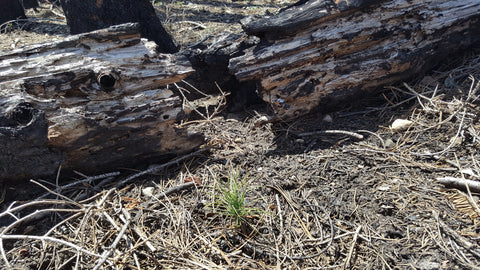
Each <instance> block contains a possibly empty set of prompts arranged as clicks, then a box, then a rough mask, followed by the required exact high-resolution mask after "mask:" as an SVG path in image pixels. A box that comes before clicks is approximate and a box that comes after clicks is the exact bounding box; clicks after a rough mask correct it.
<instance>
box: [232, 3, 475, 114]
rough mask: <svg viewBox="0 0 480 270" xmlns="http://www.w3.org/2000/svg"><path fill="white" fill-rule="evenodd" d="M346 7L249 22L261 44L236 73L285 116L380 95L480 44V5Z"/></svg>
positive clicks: (310, 7) (314, 6)
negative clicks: (475, 44)
mask: <svg viewBox="0 0 480 270" xmlns="http://www.w3.org/2000/svg"><path fill="white" fill-rule="evenodd" d="M337 2H338V4H337ZM340 2H342V3H346V1H323V0H322V1H320V0H313V1H308V2H307V3H306V4H304V5H301V6H296V7H293V8H290V9H287V10H286V11H284V12H281V13H279V14H278V15H275V16H271V17H266V18H248V19H245V20H243V21H242V24H243V28H244V29H245V31H246V32H247V34H250V35H255V36H258V37H260V39H261V41H260V43H259V45H257V46H255V47H254V48H252V49H251V50H250V51H248V52H247V53H246V54H245V55H243V56H239V57H237V58H233V59H231V60H230V65H229V68H230V71H231V72H232V73H233V74H235V76H236V77H237V79H239V80H240V81H257V86H258V90H259V92H260V93H261V95H262V98H263V99H264V100H265V101H266V102H268V103H270V105H271V106H272V107H273V108H274V110H275V112H276V113H277V115H278V116H279V117H281V118H294V117H297V116H299V115H302V114H305V113H307V112H309V111H311V110H312V109H313V108H316V107H318V106H319V105H321V106H323V105H326V106H335V104H338V103H339V102H340V101H345V100H347V101H349V102H351V101H352V100H354V99H355V98H354V96H358V95H364V94H366V93H367V92H372V91H381V90H382V86H385V85H391V84H394V83H398V82H401V81H402V80H404V79H407V78H411V77H412V76H414V75H416V74H418V73H420V72H425V71H427V70H429V69H431V68H432V67H433V66H435V65H436V64H438V63H439V62H440V61H442V60H445V59H446V57H447V56H448V55H452V54H453V53H455V52H459V51H460V50H462V49H465V48H467V47H468V46H470V45H472V44H474V43H475V42H478V41H479V40H480V13H479V12H478V11H479V10H480V2H479V1H478V0H469V1H465V0H441V1H438V0H429V1H407V0H401V1H374V0H372V1H352V2H355V3H358V5H351V6H348V5H347V6H345V5H340ZM362 5H363V6H362ZM357 7H361V8H357Z"/></svg>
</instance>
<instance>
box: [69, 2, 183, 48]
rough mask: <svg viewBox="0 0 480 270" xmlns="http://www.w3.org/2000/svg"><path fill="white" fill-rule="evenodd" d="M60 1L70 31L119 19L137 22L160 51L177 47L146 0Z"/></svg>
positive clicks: (117, 21)
mask: <svg viewBox="0 0 480 270" xmlns="http://www.w3.org/2000/svg"><path fill="white" fill-rule="evenodd" d="M61 4H62V8H63V11H64V13H65V17H66V18H67V24H68V26H69V27H70V33H71V34H79V33H86V32H90V31H93V30H97V29H102V28H106V27H109V26H112V25H117V24H122V23H129V22H131V23H139V24H140V33H141V35H142V37H144V38H147V39H149V40H153V41H155V42H156V43H157V45H158V50H159V52H162V53H175V52H177V51H178V48H177V46H176V45H175V43H174V41H173V39H172V37H171V36H170V35H169V34H168V33H167V31H166V30H165V28H164V27H163V26H162V23H161V22H160V19H159V18H158V17H157V15H156V13H155V9H154V8H153V6H152V4H151V3H150V1H148V0H103V1H97V0H61Z"/></svg>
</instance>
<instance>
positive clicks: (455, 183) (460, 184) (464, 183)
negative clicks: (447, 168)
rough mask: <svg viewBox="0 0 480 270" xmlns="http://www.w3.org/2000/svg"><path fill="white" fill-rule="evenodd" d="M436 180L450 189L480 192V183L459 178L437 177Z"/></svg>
mask: <svg viewBox="0 0 480 270" xmlns="http://www.w3.org/2000/svg"><path fill="white" fill-rule="evenodd" d="M436 180H437V181H438V182H439V183H441V184H444V185H445V186H448V187H453V188H457V189H462V190H464V189H466V188H469V189H470V190H471V191H472V192H480V182H479V181H474V180H470V179H465V178H458V177H450V176H447V177H437V178H436Z"/></svg>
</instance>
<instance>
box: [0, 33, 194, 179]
mask: <svg viewBox="0 0 480 270" xmlns="http://www.w3.org/2000/svg"><path fill="white" fill-rule="evenodd" d="M155 49H156V45H155V43H154V42H150V41H147V40H145V39H140V34H139V33H138V25H136V24H126V25H120V26H117V27H111V28H108V29H104V30H98V31H94V32H91V33H86V34H80V35H76V36H71V37H68V38H66V39H64V40H61V41H56V42H52V43H45V44H38V45H31V46H29V47H25V48H21V49H16V50H13V51H11V52H9V53H7V54H3V55H0V60H1V62H0V63H1V64H0V77H1V80H0V145H1V147H0V164H1V166H0V179H6V178H7V179H8V178H10V179H13V178H24V177H32V176H40V175H50V174H53V173H54V172H55V171H56V170H57V169H58V168H59V165H62V167H63V168H65V169H72V168H75V169H78V170H81V171H85V172H89V171H95V169H97V168H100V169H102V170H107V169H111V168H114V167H115V168H116V167H118V166H133V165H135V164H137V163H139V162H141V161H145V160H147V159H150V158H155V157H165V155H172V154H181V153H185V152H188V151H191V150H192V149H194V148H195V147H197V146H199V145H200V144H201V143H202V141H203V138H202V136H200V135H198V134H189V132H188V130H184V129H179V128H176V127H175V126H174V125H175V122H176V121H178V120H180V119H183V117H184V116H185V113H184V111H183V110H182V100H181V98H180V96H179V95H178V94H177V93H174V92H173V91H172V90H170V89H168V88H167V87H166V85H168V84H170V83H174V82H178V81H180V80H182V79H184V78H185V77H186V76H188V75H189V74H191V73H192V72H194V70H193V69H192V68H191V66H190V63H189V62H188V60H187V59H186V58H185V57H183V58H181V57H180V56H174V55H170V54H160V53H158V52H156V50H155Z"/></svg>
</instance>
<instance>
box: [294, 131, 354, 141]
mask: <svg viewBox="0 0 480 270" xmlns="http://www.w3.org/2000/svg"><path fill="white" fill-rule="evenodd" d="M323 134H341V135H347V136H350V137H354V138H356V139H358V140H363V135H361V134H358V133H355V132H351V131H345V130H319V131H312V132H304V133H300V134H298V136H300V137H306V136H315V135H323Z"/></svg>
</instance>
